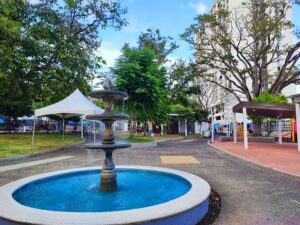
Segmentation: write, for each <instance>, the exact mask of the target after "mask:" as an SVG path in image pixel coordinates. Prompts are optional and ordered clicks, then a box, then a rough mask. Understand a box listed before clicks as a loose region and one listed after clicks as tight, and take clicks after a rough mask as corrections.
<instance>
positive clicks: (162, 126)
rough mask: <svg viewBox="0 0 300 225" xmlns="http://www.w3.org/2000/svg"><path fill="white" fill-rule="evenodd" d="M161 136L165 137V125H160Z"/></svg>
mask: <svg viewBox="0 0 300 225" xmlns="http://www.w3.org/2000/svg"><path fill="white" fill-rule="evenodd" d="M160 135H164V125H163V124H161V125H160Z"/></svg>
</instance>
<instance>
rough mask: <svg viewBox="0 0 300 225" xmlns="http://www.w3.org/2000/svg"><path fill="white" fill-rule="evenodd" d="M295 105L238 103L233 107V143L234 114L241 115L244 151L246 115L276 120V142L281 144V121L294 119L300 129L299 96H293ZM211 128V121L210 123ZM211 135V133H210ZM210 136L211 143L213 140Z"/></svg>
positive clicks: (235, 141) (235, 134)
mask: <svg viewBox="0 0 300 225" xmlns="http://www.w3.org/2000/svg"><path fill="white" fill-rule="evenodd" d="M293 102H294V103H295V104H288V103H260V102H240V103H239V104H237V105H236V106H234V107H233V142H234V143H237V125H236V113H242V114H243V133H244V134H243V137H244V149H248V148H249V145H248V129H247V116H248V114H251V115H256V116H266V117H271V118H276V119H277V120H278V137H279V138H278V140H279V144H282V128H281V120H282V119H284V118H292V117H294V118H296V124H297V128H300V95H296V96H293ZM212 127H213V121H212ZM212 133H213V132H212ZM213 138H214V137H213V135H212V142H213V141H214V140H213ZM297 140H298V151H299V152H300V132H297Z"/></svg>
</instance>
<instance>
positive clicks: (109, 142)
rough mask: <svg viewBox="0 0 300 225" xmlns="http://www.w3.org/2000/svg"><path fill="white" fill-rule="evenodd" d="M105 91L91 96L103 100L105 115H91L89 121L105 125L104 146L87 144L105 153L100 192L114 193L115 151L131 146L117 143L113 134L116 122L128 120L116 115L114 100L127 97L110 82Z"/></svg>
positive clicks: (88, 117) (89, 147) (95, 92)
mask: <svg viewBox="0 0 300 225" xmlns="http://www.w3.org/2000/svg"><path fill="white" fill-rule="evenodd" d="M104 88H105V90H99V91H94V92H92V93H91V94H90V96H91V97H93V98H98V99H102V100H103V103H104V109H105V111H104V113H103V114H99V115H90V116H87V117H86V118H87V119H88V120H99V121H102V122H103V123H104V125H105V130H104V133H103V141H102V144H97V143H96V144H86V145H85V146H86V148H88V149H96V150H102V151H104V152H105V160H104V163H103V166H102V170H101V178H100V181H101V182H100V191H108V192H111V191H114V190H116V188H117V175H116V172H115V164H114V160H113V151H114V150H116V149H119V148H128V147H130V146H131V145H130V144H127V143H115V141H114V140H115V137H114V134H113V127H112V125H113V123H114V122H115V121H116V120H128V116H127V115H124V114H116V113H115V112H114V111H113V105H114V100H123V99H124V98H126V97H127V93H126V92H122V91H114V90H112V84H111V82H110V81H109V80H107V81H106V85H105V86H104Z"/></svg>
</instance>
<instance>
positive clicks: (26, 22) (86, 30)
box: [0, 0, 126, 117]
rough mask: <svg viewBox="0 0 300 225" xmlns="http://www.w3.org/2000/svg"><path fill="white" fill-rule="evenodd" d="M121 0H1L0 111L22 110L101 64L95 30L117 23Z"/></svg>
mask: <svg viewBox="0 0 300 225" xmlns="http://www.w3.org/2000/svg"><path fill="white" fill-rule="evenodd" d="M124 13H126V11H125V10H123V9H122V8H121V6H120V3H119V1H117V0H116V1H111V0H99V1H94V0H86V1H78V0H63V1H61V0H43V1H39V2H38V3H36V4H32V3H30V2H29V1H18V0H8V1H5V0H4V1H3V0H1V1H0V54H1V56H0V89H1V93H0V102H1V106H0V114H2V115H5V116H9V117H11V116H22V115H24V114H29V113H31V112H32V110H33V108H34V106H33V104H34V103H35V104H36V105H45V104H49V103H53V102H55V101H57V100H60V99H62V98H63V97H65V96H67V95H69V94H70V93H71V92H72V91H74V90H75V89H76V88H79V89H80V90H81V91H83V92H87V91H88V90H89V89H90V87H89V81H90V80H91V79H92V78H93V75H94V74H95V71H96V70H97V69H98V68H99V67H100V66H101V63H102V59H101V58H99V57H97V56H96V55H95V51H96V50H97V49H98V48H99V47H100V39H99V30H100V29H104V28H106V27H113V28H115V29H120V28H121V27H122V26H124V25H126V21H125V20H124V19H123V18H122V16H123V14H124Z"/></svg>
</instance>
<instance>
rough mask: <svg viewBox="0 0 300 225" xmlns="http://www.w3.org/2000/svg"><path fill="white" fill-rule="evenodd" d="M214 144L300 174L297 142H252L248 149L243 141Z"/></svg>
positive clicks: (225, 149)
mask: <svg viewBox="0 0 300 225" xmlns="http://www.w3.org/2000/svg"><path fill="white" fill-rule="evenodd" d="M213 145H214V146H215V147H217V148H219V149H222V150H224V151H226V152H228V153H232V154H234V155H237V156H239V157H242V158H244V159H247V160H250V161H253V162H255V163H258V164H261V165H263V166H266V167H269V168H272V169H275V170H279V171H283V172H286V173H290V174H292V175H296V176H300V152H298V151H297V144H295V143H283V144H278V143H253V142H250V143H249V149H247V150H245V149H244V145H243V143H242V142H238V143H236V144H234V143H232V142H220V141H216V142H215V143H214V144H213ZM299 224H300V222H299Z"/></svg>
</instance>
